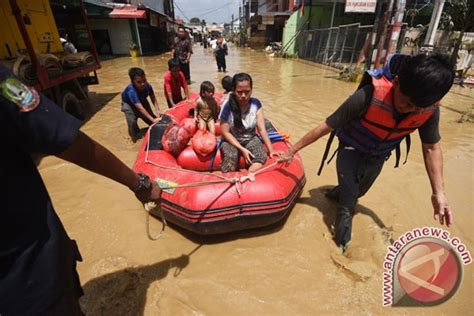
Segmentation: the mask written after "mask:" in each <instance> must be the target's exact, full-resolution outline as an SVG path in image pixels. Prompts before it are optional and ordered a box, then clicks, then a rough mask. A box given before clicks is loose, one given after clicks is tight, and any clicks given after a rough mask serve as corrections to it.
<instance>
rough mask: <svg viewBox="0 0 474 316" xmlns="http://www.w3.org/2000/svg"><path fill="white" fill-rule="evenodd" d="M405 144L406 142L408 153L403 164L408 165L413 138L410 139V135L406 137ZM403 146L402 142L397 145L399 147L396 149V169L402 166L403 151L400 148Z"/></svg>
mask: <svg viewBox="0 0 474 316" xmlns="http://www.w3.org/2000/svg"><path fill="white" fill-rule="evenodd" d="M404 139H405V142H406V146H407V152H406V154H405V161H404V162H403V164H406V163H407V161H408V154H409V153H410V148H411V137H410V134H408V135H407V136H405V138H404ZM400 145H401V142H400V144H398V145H397V147H396V148H395V157H396V158H395V168H398V166H399V165H400V156H401V150H400V147H401V146H400Z"/></svg>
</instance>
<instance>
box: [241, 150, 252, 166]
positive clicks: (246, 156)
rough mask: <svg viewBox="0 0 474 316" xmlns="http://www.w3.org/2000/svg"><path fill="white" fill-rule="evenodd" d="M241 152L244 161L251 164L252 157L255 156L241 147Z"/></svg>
mask: <svg viewBox="0 0 474 316" xmlns="http://www.w3.org/2000/svg"><path fill="white" fill-rule="evenodd" d="M241 152H242V156H244V159H245V162H246V163H247V164H249V165H251V164H252V158H255V156H254V155H253V154H252V153H251V152H250V150H248V149H247V148H242V150H241Z"/></svg>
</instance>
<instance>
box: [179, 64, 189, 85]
mask: <svg viewBox="0 0 474 316" xmlns="http://www.w3.org/2000/svg"><path fill="white" fill-rule="evenodd" d="M179 68H180V69H181V71H182V72H183V75H184V78H186V81H187V82H188V83H191V70H190V69H189V62H188V63H183V62H181V61H180V62H179Z"/></svg>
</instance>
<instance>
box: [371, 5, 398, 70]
mask: <svg viewBox="0 0 474 316" xmlns="http://www.w3.org/2000/svg"><path fill="white" fill-rule="evenodd" d="M393 2H394V0H389V2H388V6H387V10H386V11H385V14H384V16H383V20H382V22H381V24H382V25H383V30H382V33H381V35H380V37H379V38H380V39H379V44H378V46H377V56H376V57H375V63H374V68H375V69H377V68H380V64H381V62H380V60H381V59H382V55H383V51H384V48H385V36H386V34H387V28H388V22H389V18H390V15H391V14H392V9H393Z"/></svg>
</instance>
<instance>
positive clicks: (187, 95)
mask: <svg viewBox="0 0 474 316" xmlns="http://www.w3.org/2000/svg"><path fill="white" fill-rule="evenodd" d="M184 95H185V96H186V101H189V88H188V86H186V87H185V88H184Z"/></svg>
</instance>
